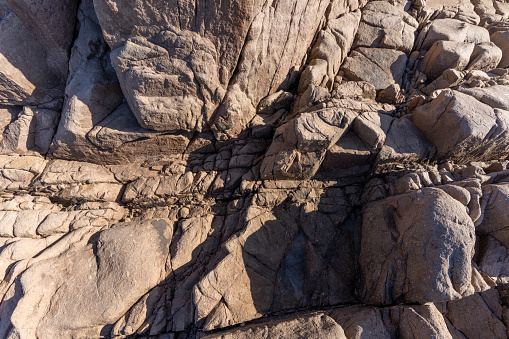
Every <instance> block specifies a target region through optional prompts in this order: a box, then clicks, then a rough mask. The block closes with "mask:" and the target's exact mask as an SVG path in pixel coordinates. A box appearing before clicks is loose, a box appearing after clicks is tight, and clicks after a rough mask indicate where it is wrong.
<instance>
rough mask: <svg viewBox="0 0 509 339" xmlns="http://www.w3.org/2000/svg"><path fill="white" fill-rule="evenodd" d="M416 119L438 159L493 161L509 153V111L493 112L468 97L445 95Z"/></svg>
mask: <svg viewBox="0 0 509 339" xmlns="http://www.w3.org/2000/svg"><path fill="white" fill-rule="evenodd" d="M413 116H414V123H415V125H416V126H417V127H418V128H419V129H420V130H421V131H422V133H423V134H424V135H425V136H426V137H427V139H428V140H429V141H430V142H431V143H433V145H434V146H435V147H436V148H437V154H436V158H438V159H474V158H475V159H477V160H491V159H498V158H499V157H503V156H506V155H507V152H508V151H509V149H508V145H507V140H508V138H509V130H508V128H509V127H508V126H509V111H505V110H502V109H498V108H496V109H493V108H491V107H490V106H488V105H486V104H483V103H482V102H480V101H478V100H476V99H475V98H473V97H471V96H469V95H466V94H463V93H460V92H457V91H444V92H442V93H441V94H440V95H439V96H438V97H437V98H436V99H434V100H433V101H431V102H430V103H428V104H426V105H423V106H420V107H418V108H417V109H416V110H415V111H414V113H413Z"/></svg>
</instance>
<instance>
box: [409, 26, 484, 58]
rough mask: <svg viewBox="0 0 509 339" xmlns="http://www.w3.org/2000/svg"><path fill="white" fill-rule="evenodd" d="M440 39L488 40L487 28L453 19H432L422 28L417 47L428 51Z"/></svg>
mask: <svg viewBox="0 0 509 339" xmlns="http://www.w3.org/2000/svg"><path fill="white" fill-rule="evenodd" d="M440 41H451V42H465V43H474V44H479V43H484V42H490V34H489V32H488V30H487V29H485V28H483V27H479V26H475V25H472V24H468V23H465V22H461V21H459V20H455V19H437V20H433V21H432V23H431V24H430V25H429V27H427V28H425V29H423V30H422V31H421V34H420V36H419V45H420V47H419V49H421V50H425V51H428V50H429V49H431V47H432V46H433V45H434V44H435V43H437V42H440Z"/></svg>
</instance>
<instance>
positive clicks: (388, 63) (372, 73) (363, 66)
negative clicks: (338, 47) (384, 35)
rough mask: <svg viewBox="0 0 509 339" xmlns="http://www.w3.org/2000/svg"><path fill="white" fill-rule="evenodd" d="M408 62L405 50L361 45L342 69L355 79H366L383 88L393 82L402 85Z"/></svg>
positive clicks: (346, 74) (380, 88)
mask: <svg viewBox="0 0 509 339" xmlns="http://www.w3.org/2000/svg"><path fill="white" fill-rule="evenodd" d="M406 63H407V56H406V54H405V53H404V52H399V51H395V50H392V49H384V48H376V49H375V48H365V47H359V48H358V49H356V50H354V51H353V52H352V53H350V56H349V57H348V58H347V59H346V60H345V63H344V64H343V66H342V67H341V69H342V70H343V71H344V72H345V76H346V78H347V79H349V80H353V81H366V82H369V83H371V84H373V85H374V86H375V89H376V90H382V89H385V88H387V87H388V86H390V85H392V84H398V85H399V86H401V85H402V82H403V73H404V72H405V67H406Z"/></svg>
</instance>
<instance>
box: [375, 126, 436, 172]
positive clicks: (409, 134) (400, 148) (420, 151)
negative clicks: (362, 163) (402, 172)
mask: <svg viewBox="0 0 509 339" xmlns="http://www.w3.org/2000/svg"><path fill="white" fill-rule="evenodd" d="M435 152H436V150H435V148H434V147H433V146H432V145H431V144H430V143H429V142H428V141H427V140H426V137H425V136H424V135H423V133H422V132H421V131H419V129H418V128H417V126H416V125H415V124H414V123H413V122H412V121H411V120H410V119H409V118H408V117H403V118H400V119H395V120H394V121H393V122H392V124H391V127H390V128H389V132H388V133H387V137H386V139H385V144H384V145H383V146H382V148H381V150H380V152H379V153H378V157H377V160H376V162H377V164H378V165H383V164H390V163H399V162H402V163H405V162H412V161H420V160H422V159H426V158H431V157H433V155H434V154H435Z"/></svg>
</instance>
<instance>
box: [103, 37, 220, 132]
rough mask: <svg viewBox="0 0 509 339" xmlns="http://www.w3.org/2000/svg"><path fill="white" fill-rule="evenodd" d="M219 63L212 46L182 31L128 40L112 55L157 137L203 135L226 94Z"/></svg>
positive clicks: (135, 106) (129, 95)
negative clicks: (181, 132)
mask: <svg viewBox="0 0 509 339" xmlns="http://www.w3.org/2000/svg"><path fill="white" fill-rule="evenodd" d="M216 58H217V51H216V49H215V46H214V45H213V44H212V42H211V41H209V40H208V39H205V38H203V37H201V36H200V35H199V34H197V33H194V32H191V31H179V30H167V31H162V32H159V33H158V35H157V36H155V37H152V39H150V40H149V39H145V38H141V37H137V38H132V39H129V40H127V41H126V42H125V44H124V45H123V46H122V47H119V48H117V49H115V50H113V52H112V54H111V59H112V64H113V67H115V70H116V71H117V74H118V77H119V80H120V84H121V86H122V88H123V91H124V94H125V96H126V99H127V101H128V103H129V105H130V107H131V108H132V110H133V113H134V114H135V116H136V118H137V119H138V122H139V123H140V125H141V126H142V127H144V128H148V129H152V130H158V131H165V130H172V131H176V130H184V131H198V132H199V131H201V130H202V127H203V125H204V124H205V123H206V122H207V121H208V120H209V119H210V117H211V115H212V113H213V111H214V110H215V108H216V107H217V105H218V104H219V102H220V101H221V100H222V99H223V96H224V94H225V88H224V86H223V85H221V83H220V81H219V69H218V66H217V64H218V60H217V59H216ZM184 112H185V113H184Z"/></svg>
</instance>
